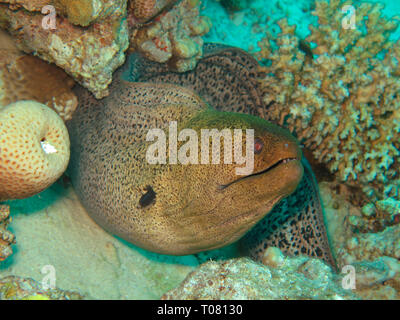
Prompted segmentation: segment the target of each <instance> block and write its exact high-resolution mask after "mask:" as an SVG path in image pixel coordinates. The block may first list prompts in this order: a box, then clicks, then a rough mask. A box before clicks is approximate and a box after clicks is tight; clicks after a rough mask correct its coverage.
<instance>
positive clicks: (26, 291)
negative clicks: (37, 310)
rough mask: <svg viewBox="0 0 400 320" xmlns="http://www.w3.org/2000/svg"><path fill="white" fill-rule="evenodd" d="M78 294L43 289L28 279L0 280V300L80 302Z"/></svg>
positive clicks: (11, 277) (7, 278)
mask: <svg viewBox="0 0 400 320" xmlns="http://www.w3.org/2000/svg"><path fill="white" fill-rule="evenodd" d="M83 298H84V297H83V296H82V295H81V294H79V293H78V292H73V291H63V290H60V289H57V288H45V287H44V285H43V284H40V283H38V282H37V281H35V280H33V279H30V278H21V277H16V276H8V277H4V278H0V300H81V299H83Z"/></svg>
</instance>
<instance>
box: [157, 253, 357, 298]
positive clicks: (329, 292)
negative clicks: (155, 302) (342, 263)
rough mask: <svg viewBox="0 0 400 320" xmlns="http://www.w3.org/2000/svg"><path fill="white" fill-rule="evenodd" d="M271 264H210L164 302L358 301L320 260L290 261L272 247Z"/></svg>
mask: <svg viewBox="0 0 400 320" xmlns="http://www.w3.org/2000/svg"><path fill="white" fill-rule="evenodd" d="M266 254H267V255H269V256H270V257H268V258H266V259H265V262H266V263H267V264H268V265H261V264H258V263H256V262H254V261H252V260H250V259H248V258H239V259H231V260H227V261H221V262H215V261H209V262H206V263H204V264H202V265H201V266H200V267H198V268H197V269H196V270H195V271H193V272H192V273H190V274H189V275H188V276H187V277H186V279H185V281H184V282H182V284H181V285H180V286H179V287H177V288H175V289H173V290H170V291H169V292H167V293H165V294H164V295H163V297H162V299H165V300H171V299H235V300H236V299H285V300H286V299H357V298H358V297H357V296H356V295H354V294H353V293H352V292H351V290H345V289H343V288H341V287H340V285H338V284H337V283H336V281H337V280H336V279H335V275H334V273H332V270H331V269H330V267H328V266H327V265H325V264H324V263H323V262H322V261H320V260H318V259H310V258H307V257H297V258H289V257H285V256H283V254H282V252H280V250H279V249H277V248H269V249H268V250H267V251H266Z"/></svg>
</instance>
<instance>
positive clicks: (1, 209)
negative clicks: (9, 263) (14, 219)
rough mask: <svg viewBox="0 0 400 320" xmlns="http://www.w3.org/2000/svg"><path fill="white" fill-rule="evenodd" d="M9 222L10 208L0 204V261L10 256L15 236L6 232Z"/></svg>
mask: <svg viewBox="0 0 400 320" xmlns="http://www.w3.org/2000/svg"><path fill="white" fill-rule="evenodd" d="M10 221H11V218H10V207H9V206H8V205H5V204H0V261H4V260H5V259H7V258H8V257H9V256H10V255H11V254H12V249H11V245H12V244H14V243H15V236H14V235H13V234H12V233H11V232H10V231H8V230H7V225H8V224H9V223H10Z"/></svg>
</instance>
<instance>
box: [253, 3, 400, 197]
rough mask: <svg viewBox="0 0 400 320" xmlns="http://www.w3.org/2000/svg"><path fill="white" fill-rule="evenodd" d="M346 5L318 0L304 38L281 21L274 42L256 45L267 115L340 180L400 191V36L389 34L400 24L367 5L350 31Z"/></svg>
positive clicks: (374, 191) (375, 190)
mask: <svg viewBox="0 0 400 320" xmlns="http://www.w3.org/2000/svg"><path fill="white" fill-rule="evenodd" d="M344 4H347V2H345V1H343V0H332V1H330V2H327V1H317V2H316V7H315V11H314V12H313V14H314V15H316V16H317V17H318V19H319V20H318V26H313V25H310V26H309V29H310V31H311V35H310V36H309V37H308V38H306V39H305V40H304V39H300V38H299V37H297V36H296V35H295V30H296V27H295V26H289V25H288V24H287V21H286V19H283V20H281V21H280V22H279V26H280V27H281V33H280V34H279V35H278V37H277V39H275V42H274V41H272V40H270V39H268V38H266V39H264V40H263V41H261V42H260V43H259V45H260V47H261V51H260V52H259V53H258V57H259V58H260V59H265V60H264V61H266V62H267V66H266V67H265V68H264V70H263V71H265V73H266V76H265V78H264V79H263V80H262V81H261V84H262V87H263V91H264V101H265V103H266V104H267V105H268V112H269V114H270V115H271V117H270V120H273V121H276V122H279V123H280V124H281V125H284V126H286V127H288V128H289V129H290V130H291V131H292V132H295V133H296V134H297V136H298V137H299V139H300V140H301V141H302V142H303V143H304V145H305V146H306V147H308V148H309V149H310V150H311V151H312V153H313V155H314V157H315V158H316V159H317V160H318V161H319V162H321V163H325V164H326V166H327V167H328V168H329V169H330V171H331V172H336V173H337V176H338V177H339V179H340V180H341V181H345V182H346V183H348V184H350V185H358V186H361V187H362V188H363V190H364V191H365V192H366V193H367V194H368V195H370V196H378V197H382V196H383V195H392V196H398V195H399V194H400V190H399V185H400V184H399V177H398V171H399V167H400V166H399V160H398V159H399V155H400V153H399V148H400V144H399V141H400V108H399V103H400V95H399V91H400V79H399V76H400V65H399V62H400V42H397V43H394V42H393V41H391V40H390V39H389V37H390V35H391V34H392V33H393V32H394V31H395V29H396V28H397V25H398V24H397V21H396V20H395V19H393V20H388V19H387V18H385V17H383V16H382V13H381V10H382V5H381V4H370V3H362V4H360V5H359V6H358V7H357V8H356V11H357V20H356V25H355V27H356V28H355V29H352V28H351V26H347V25H345V26H344V25H342V22H343V19H344V15H343V13H342V11H341V8H342V6H343V5H344ZM276 46H277V47H278V48H276ZM268 63H269V64H268Z"/></svg>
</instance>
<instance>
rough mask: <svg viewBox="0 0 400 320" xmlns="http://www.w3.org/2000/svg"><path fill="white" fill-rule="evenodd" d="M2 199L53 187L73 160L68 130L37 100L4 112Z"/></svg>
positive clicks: (0, 113) (0, 112)
mask: <svg viewBox="0 0 400 320" xmlns="http://www.w3.org/2000/svg"><path fill="white" fill-rule="evenodd" d="M0 143H1V144H0V148H1V150H0V200H7V199H20V198H26V197H30V196H32V195H34V194H36V193H38V192H40V191H42V190H44V189H46V188H47V187H48V186H50V185H51V184H52V183H53V182H55V181H56V180H57V179H58V178H59V177H60V176H61V174H62V173H63V172H64V171H65V169H66V168H67V165H68V161H69V153H70V150H69V136H68V131H67V128H66V127H65V124H64V122H63V121H62V119H61V118H60V117H59V116H58V115H57V113H56V112H55V111H53V110H51V109H50V108H49V107H47V106H46V105H43V104H40V103H38V102H35V101H18V102H16V103H12V104H10V105H8V106H6V107H3V108H2V109H0Z"/></svg>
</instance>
